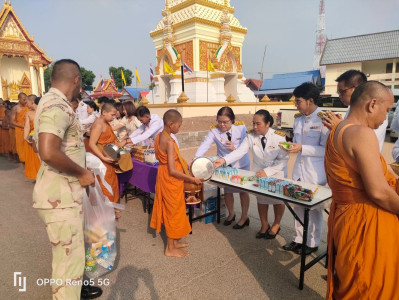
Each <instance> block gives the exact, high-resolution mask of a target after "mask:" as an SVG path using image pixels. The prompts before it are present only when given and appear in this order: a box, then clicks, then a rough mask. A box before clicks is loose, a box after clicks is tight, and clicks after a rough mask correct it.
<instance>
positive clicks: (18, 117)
mask: <svg viewBox="0 0 399 300" xmlns="http://www.w3.org/2000/svg"><path fill="white" fill-rule="evenodd" d="M28 110H29V108H27V107H26V94H25V93H19V94H18V104H17V105H16V106H14V107H13V108H12V110H11V124H12V125H13V127H14V128H15V145H16V147H17V153H18V157H19V160H20V161H21V162H25V152H26V146H27V143H26V141H25V140H24V127H25V114H26V112H27V111H28Z"/></svg>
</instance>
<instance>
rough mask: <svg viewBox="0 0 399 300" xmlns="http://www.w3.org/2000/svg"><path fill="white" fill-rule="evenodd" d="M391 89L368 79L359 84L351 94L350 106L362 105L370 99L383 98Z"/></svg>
mask: <svg viewBox="0 0 399 300" xmlns="http://www.w3.org/2000/svg"><path fill="white" fill-rule="evenodd" d="M387 93H392V92H391V90H390V89H389V88H388V87H387V86H385V85H384V84H382V83H381V82H378V81H368V82H365V83H363V84H361V85H359V86H358V87H357V88H356V89H355V91H354V92H353V94H352V97H351V103H350V104H351V107H352V108H354V107H356V106H359V105H362V104H364V103H365V102H368V101H369V100H372V99H378V100H380V99H384V98H385V96H386V95H387Z"/></svg>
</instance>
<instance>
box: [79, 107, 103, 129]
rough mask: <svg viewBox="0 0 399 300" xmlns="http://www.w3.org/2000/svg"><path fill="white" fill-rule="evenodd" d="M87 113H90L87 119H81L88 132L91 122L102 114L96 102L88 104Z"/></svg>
mask: <svg viewBox="0 0 399 300" xmlns="http://www.w3.org/2000/svg"><path fill="white" fill-rule="evenodd" d="M87 114H88V115H89V116H88V117H87V118H86V119H83V120H79V121H80V124H82V126H83V128H84V130H85V131H86V132H89V131H90V127H91V124H93V123H94V121H95V120H97V118H98V117H99V116H100V113H99V112H98V106H97V105H96V104H95V103H94V102H89V103H88V104H87Z"/></svg>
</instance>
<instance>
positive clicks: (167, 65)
mask: <svg viewBox="0 0 399 300" xmlns="http://www.w3.org/2000/svg"><path fill="white" fill-rule="evenodd" d="M163 70H164V71H165V72H166V73H172V74H173V75H175V72H174V71H173V69H172V67H171V66H169V64H168V63H167V62H166V60H164V61H163Z"/></svg>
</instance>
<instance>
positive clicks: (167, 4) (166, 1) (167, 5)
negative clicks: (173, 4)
mask: <svg viewBox="0 0 399 300" xmlns="http://www.w3.org/2000/svg"><path fill="white" fill-rule="evenodd" d="M165 8H166V9H168V8H169V1H168V0H165Z"/></svg>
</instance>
